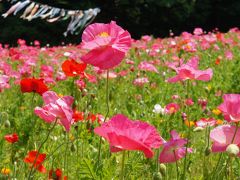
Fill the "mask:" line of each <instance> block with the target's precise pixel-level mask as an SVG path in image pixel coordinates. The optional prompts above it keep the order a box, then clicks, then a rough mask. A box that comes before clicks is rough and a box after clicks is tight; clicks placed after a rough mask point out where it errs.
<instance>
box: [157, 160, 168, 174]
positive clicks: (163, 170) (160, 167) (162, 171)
mask: <svg viewBox="0 0 240 180" xmlns="http://www.w3.org/2000/svg"><path fill="white" fill-rule="evenodd" d="M159 170H160V172H161V174H162V176H165V175H166V172H167V167H166V166H165V164H163V163H161V164H160V166H159Z"/></svg>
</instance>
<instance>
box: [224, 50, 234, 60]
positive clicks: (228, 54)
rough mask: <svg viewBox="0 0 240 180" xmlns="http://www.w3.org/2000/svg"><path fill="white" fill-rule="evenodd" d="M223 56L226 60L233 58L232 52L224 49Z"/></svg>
mask: <svg viewBox="0 0 240 180" xmlns="http://www.w3.org/2000/svg"><path fill="white" fill-rule="evenodd" d="M225 57H226V59H228V60H232V59H233V53H232V52H231V51H226V52H225Z"/></svg>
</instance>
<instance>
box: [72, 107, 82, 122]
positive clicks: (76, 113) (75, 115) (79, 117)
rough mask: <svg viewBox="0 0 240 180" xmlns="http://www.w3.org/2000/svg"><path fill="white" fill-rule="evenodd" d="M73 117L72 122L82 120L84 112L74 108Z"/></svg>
mask: <svg viewBox="0 0 240 180" xmlns="http://www.w3.org/2000/svg"><path fill="white" fill-rule="evenodd" d="M73 119H74V122H78V121H83V120H84V113H83V112H79V111H77V110H76V109H74V110H73Z"/></svg>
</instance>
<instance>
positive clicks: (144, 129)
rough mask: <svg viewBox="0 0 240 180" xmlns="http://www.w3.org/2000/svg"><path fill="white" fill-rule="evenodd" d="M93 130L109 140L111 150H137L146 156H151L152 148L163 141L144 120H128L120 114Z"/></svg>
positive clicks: (157, 146)
mask: <svg viewBox="0 0 240 180" xmlns="http://www.w3.org/2000/svg"><path fill="white" fill-rule="evenodd" d="M94 132H95V133H96V134H98V135H99V136H102V137H104V138H105V139H106V140H107V141H108V142H109V144H110V150H111V152H118V151H123V150H137V151H142V152H143V153H144V154H145V156H146V157H147V158H151V157H153V155H154V153H153V151H152V148H159V147H160V146H161V145H162V144H163V143H164V140H163V138H162V137H161V136H160V135H159V134H158V132H157V130H156V129H155V127H153V126H151V125H149V124H148V123H146V122H141V121H132V120H129V119H128V118H127V117H126V116H124V115H122V114H118V115H116V116H114V117H112V119H111V120H110V121H108V122H105V123H103V124H102V125H101V127H97V128H95V129H94Z"/></svg>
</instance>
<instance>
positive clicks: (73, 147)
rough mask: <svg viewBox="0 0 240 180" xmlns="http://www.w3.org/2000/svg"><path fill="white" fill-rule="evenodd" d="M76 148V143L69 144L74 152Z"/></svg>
mask: <svg viewBox="0 0 240 180" xmlns="http://www.w3.org/2000/svg"><path fill="white" fill-rule="evenodd" d="M76 149H77V147H76V145H75V144H72V145H71V151H72V152H75V151H76Z"/></svg>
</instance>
